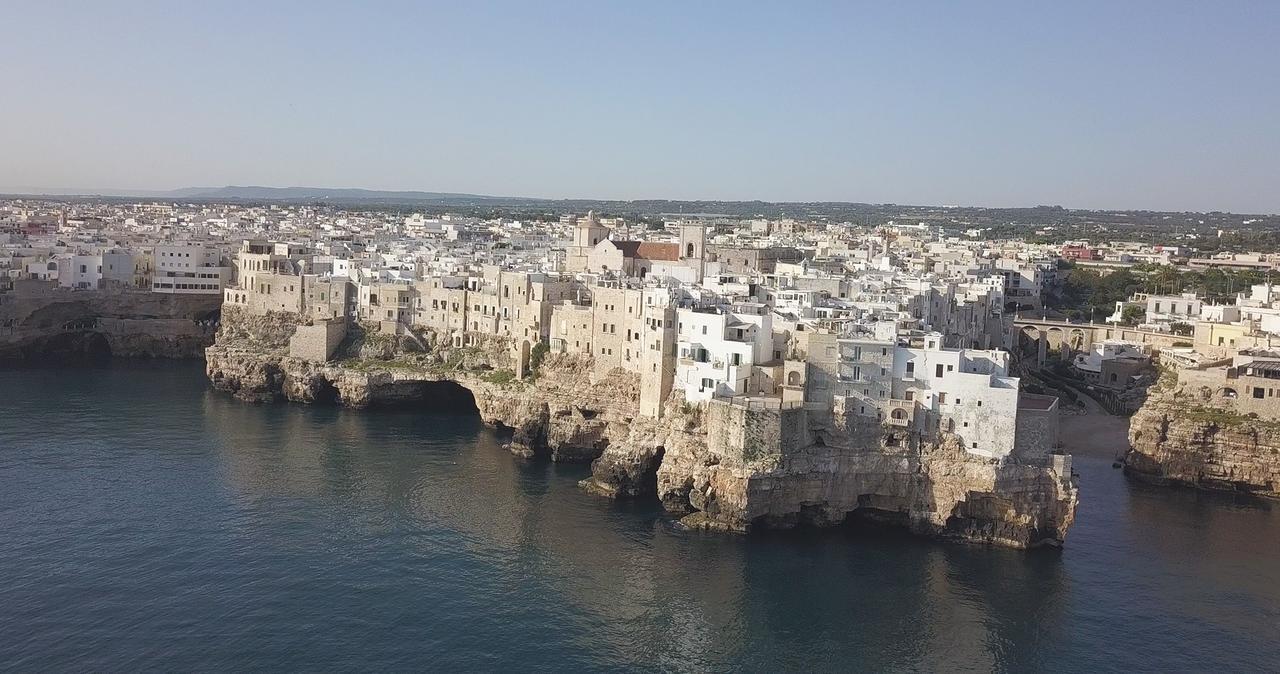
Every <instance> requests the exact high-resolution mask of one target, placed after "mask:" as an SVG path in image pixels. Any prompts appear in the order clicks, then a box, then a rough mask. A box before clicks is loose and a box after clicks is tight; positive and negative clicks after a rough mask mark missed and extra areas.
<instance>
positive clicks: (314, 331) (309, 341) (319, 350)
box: [289, 319, 347, 362]
mask: <svg viewBox="0 0 1280 674" xmlns="http://www.w3.org/2000/svg"><path fill="white" fill-rule="evenodd" d="M346 336H347V322H346V321H345V320H343V319H336V320H329V321H317V322H316V323H315V324H313V325H299V326H298V327H297V329H295V330H294V332H293V335H292V336H291V337H290V338H289V355H290V356H292V357H294V358H301V359H303V360H312V361H317V362H324V361H326V360H329V359H330V358H332V357H333V354H334V352H335V351H337V350H338V345H340V344H342V340H343V338H345V337H346Z"/></svg>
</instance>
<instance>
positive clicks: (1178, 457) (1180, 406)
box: [1124, 376, 1280, 498]
mask: <svg viewBox="0 0 1280 674" xmlns="http://www.w3.org/2000/svg"><path fill="white" fill-rule="evenodd" d="M1190 388H1191V387H1178V386H1177V384H1176V378H1174V377H1171V376H1167V377H1166V378H1165V379H1164V380H1162V381H1161V382H1160V384H1158V385H1157V386H1153V387H1152V388H1151V390H1150V391H1149V393H1148V397H1147V400H1146V402H1145V403H1144V404H1143V406H1142V408H1141V409H1139V410H1138V412H1137V413H1136V414H1134V416H1133V418H1132V420H1131V421H1130V425H1129V445H1130V449H1129V451H1128V452H1127V453H1126V454H1125V457H1124V471H1125V474H1126V475H1128V476H1130V477H1133V478H1134V479H1138V480H1142V481H1145V482H1150V483H1153V484H1160V485H1174V486H1185V487H1194V488H1197V489H1206V490H1211V491H1229V492H1236V493H1245V494H1250V495H1254V496H1262V497H1267V498H1280V424H1276V423H1269V422H1265V421H1260V420H1258V419H1255V418H1251V417H1248V416H1244V415H1237V414H1233V413H1230V412H1227V411H1224V410H1220V409H1214V408H1213V407H1211V406H1210V404H1209V403H1211V400H1209V398H1208V397H1207V396H1209V395H1212V392H1209V393H1207V394H1206V393H1205V392H1204V391H1199V390H1190Z"/></svg>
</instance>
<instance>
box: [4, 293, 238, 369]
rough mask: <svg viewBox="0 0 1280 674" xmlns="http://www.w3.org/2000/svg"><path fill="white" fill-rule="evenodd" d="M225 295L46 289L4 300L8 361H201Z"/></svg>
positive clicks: (7, 297)
mask: <svg viewBox="0 0 1280 674" xmlns="http://www.w3.org/2000/svg"><path fill="white" fill-rule="evenodd" d="M221 302H222V297H221V296H220V295H213V296H208V295H204V296H201V295H167V294H158V293H151V292H147V291H144V290H114V291H108V290H74V291H73V290H67V289H57V288H54V287H53V286H52V285H50V284H47V283H40V282H28V283H20V284H17V285H16V286H15V288H14V290H11V291H7V292H4V293H2V294H0V361H38V360H65V359H69V358H70V359H74V358H83V357H91V358H97V357H106V356H120V357H144V358H199V357H200V356H201V355H202V353H203V352H204V349H205V348H207V347H208V346H209V345H210V344H212V343H213V339H214V328H213V326H214V324H215V321H216V316H217V314H218V310H219V307H220V305H221Z"/></svg>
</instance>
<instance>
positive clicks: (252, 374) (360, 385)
mask: <svg viewBox="0 0 1280 674" xmlns="http://www.w3.org/2000/svg"><path fill="white" fill-rule="evenodd" d="M296 325H297V318H296V317H293V316H288V315H276V314H271V315H267V316H254V315H250V314H247V313H242V311H241V310H239V309H238V308H236V307H227V308H226V309H225V310H224V314H223V321H222V328H221V331H220V333H219V336H218V340H217V343H216V344H215V345H214V346H212V347H210V348H209V349H208V351H207V353H206V359H207V371H208V375H209V378H210V381H211V382H212V383H213V385H214V386H215V387H217V388H219V389H222V390H226V391H229V392H231V393H233V394H234V395H235V396H236V397H238V398H240V399H243V400H247V401H254V402H264V401H271V400H291V401H297V402H315V401H319V400H333V401H336V402H338V403H340V404H343V405H348V406H351V407H365V406H368V405H372V404H380V403H395V402H404V401H407V400H419V401H427V403H428V404H430V400H432V399H433V396H436V395H438V392H439V390H440V389H438V388H436V387H438V386H440V385H446V386H451V385H457V386H461V387H463V388H465V389H467V390H468V391H469V392H470V393H471V395H472V396H473V397H474V400H475V406H476V408H477V409H478V410H479V413H480V416H481V418H482V419H483V420H484V421H485V422H486V423H489V424H492V425H495V426H499V427H503V428H507V429H510V431H511V436H512V437H511V443H510V448H511V450H512V451H513V452H514V453H516V454H518V455H522V456H534V455H539V454H540V455H545V456H548V457H549V458H551V459H552V460H555V461H592V473H591V477H589V478H588V479H586V480H583V482H582V487H583V488H584V489H586V490H587V491H589V492H592V493H595V494H600V495H603V496H608V497H612V498H625V497H653V496H656V497H657V498H659V499H660V500H661V502H662V504H663V505H664V506H665V507H666V508H667V509H668V510H669V511H671V512H672V513H674V514H676V515H678V516H679V517H680V518H681V520H680V521H681V522H682V523H683V524H685V525H686V526H690V527H698V528H708V529H718V530H727V531H737V532H746V531H750V530H752V529H756V528H777V527H794V526H800V525H815V526H826V525H835V524H840V523H842V522H844V521H845V520H846V519H849V518H851V517H868V518H872V519H876V520H882V521H888V522H893V523H898V524H902V525H904V526H907V527H909V528H910V529H911V530H913V531H916V532H919V533H925V534H930V535H937V536H942V537H946V538H953V539H958V540H965V541H974V542H983V543H991V544H998V545H1005V546H1012V547H1019V548H1025V547H1033V546H1037V545H1046V544H1048V545H1057V544H1060V543H1061V542H1062V541H1063V539H1064V537H1065V535H1066V531H1067V529H1068V528H1069V527H1070V526H1071V523H1072V520H1073V517H1074V512H1075V506H1076V500H1077V490H1076V484H1075V481H1074V478H1073V477H1072V475H1071V470H1070V457H1062V456H1047V455H1046V456H1040V457H1020V456H1013V457H1006V458H1005V459H1004V460H994V459H985V458H982V457H980V456H976V455H973V454H970V453H968V452H966V451H964V449H962V448H961V446H960V445H959V444H958V442H956V441H955V439H954V438H952V439H950V440H947V441H944V442H940V443H935V444H922V443H920V442H917V441H906V440H902V439H901V438H904V437H905V436H904V435H903V434H900V433H894V432H893V430H892V429H889V428H886V427H882V426H881V425H880V424H878V423H867V422H865V421H859V418H857V417H854V416H847V417H845V416H840V415H837V414H833V413H831V412H830V411H825V412H824V411H822V410H818V409H806V408H805V407H804V406H803V405H800V406H795V405H792V406H788V407H787V408H786V409H782V408H780V407H775V408H773V409H763V408H761V409H752V408H747V407H743V406H736V405H732V404H729V403H727V402H720V401H714V402H712V403H710V404H703V405H694V404H688V403H686V402H684V401H683V399H682V398H681V397H680V396H679V395H678V394H673V395H672V396H671V397H670V399H669V400H668V401H667V404H666V407H665V409H664V414H663V416H662V418H661V419H653V418H650V417H642V416H640V415H639V414H638V410H639V404H638V401H639V382H638V381H637V377H636V376H635V375H633V374H629V373H626V372H624V371H622V370H614V371H613V372H611V373H609V374H607V375H604V376H596V375H595V374H594V368H593V367H592V363H591V362H590V360H589V359H587V358H585V357H581V356H570V355H554V354H553V355H547V356H546V357H545V358H544V359H543V360H542V362H541V363H540V364H539V365H538V367H537V369H536V371H535V372H534V374H533V376H531V377H529V378H526V379H524V380H517V379H515V377H514V374H513V371H512V363H511V355H510V351H509V350H508V349H507V348H504V346H503V345H502V343H501V342H500V341H494V342H493V343H490V344H482V345H473V346H469V347H458V346H456V345H454V344H451V343H450V341H449V340H448V339H446V338H445V337H444V336H442V335H435V334H431V333H429V332H423V333H417V334H414V335H412V336H398V337H395V336H386V335H380V334H376V332H375V331H374V329H373V326H368V327H365V328H361V327H360V326H355V327H353V328H352V329H351V330H349V331H348V338H347V341H346V342H345V343H344V344H343V345H342V346H341V347H340V349H339V353H338V354H337V355H336V357H335V360H333V361H330V362H327V363H316V362H310V361H306V360H303V359H299V358H295V357H292V356H290V355H289V353H288V342H289V336H290V334H291V332H292V329H293V328H294V327H295V326H296Z"/></svg>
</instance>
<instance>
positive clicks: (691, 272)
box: [565, 212, 707, 283]
mask: <svg viewBox="0 0 1280 674" xmlns="http://www.w3.org/2000/svg"><path fill="white" fill-rule="evenodd" d="M612 233H613V231H612V230H610V229H609V228H608V227H605V226H604V225H602V224H600V220H599V218H597V217H596V214H595V212H588V213H587V216H586V218H582V219H579V220H577V222H576V223H575V225H574V230H573V245H571V246H569V247H568V250H567V255H566V256H565V270H566V271H568V272H569V273H571V274H576V273H584V272H585V273H594V274H601V273H607V272H612V273H615V274H620V275H622V276H630V277H635V278H648V277H650V276H655V277H659V278H665V277H670V278H675V279H679V280H680V281H684V282H686V283H701V282H702V277H703V275H704V274H705V273H706V263H705V261H704V260H705V253H706V242H707V227H706V225H703V224H699V223H684V224H681V225H680V240H679V242H668V241H615V240H613V239H611V238H610V235H611V234H612Z"/></svg>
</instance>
